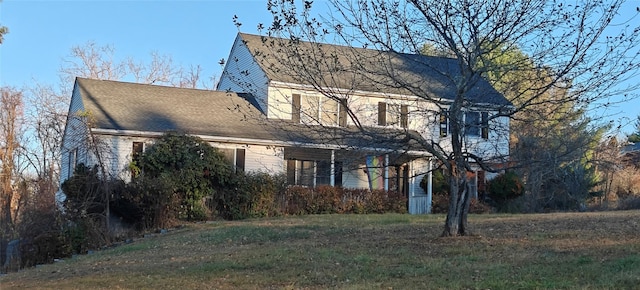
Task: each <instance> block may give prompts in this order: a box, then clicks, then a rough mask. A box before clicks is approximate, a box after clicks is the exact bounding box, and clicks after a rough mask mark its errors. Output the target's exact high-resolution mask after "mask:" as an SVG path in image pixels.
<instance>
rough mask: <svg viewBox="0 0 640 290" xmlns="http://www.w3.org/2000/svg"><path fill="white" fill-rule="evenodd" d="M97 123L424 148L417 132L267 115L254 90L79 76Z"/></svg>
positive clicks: (113, 126)
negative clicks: (241, 91)
mask: <svg viewBox="0 0 640 290" xmlns="http://www.w3.org/2000/svg"><path fill="white" fill-rule="evenodd" d="M76 86H77V89H78V90H79V92H80V94H81V98H82V102H83V104H84V107H85V110H86V111H88V112H90V115H91V122H92V123H91V126H92V127H93V128H100V129H111V130H129V131H141V132H158V133H163V132H167V131H178V132H184V133H187V134H196V135H204V136H212V137H227V138H247V139H254V140H264V141H280V142H295V143H300V144H319V145H330V146H340V147H343V148H356V147H367V148H380V149H392V150H403V151H404V150H419V146H418V145H417V143H415V141H407V140H405V138H406V137H407V136H411V137H412V138H420V137H419V135H418V134H417V133H413V132H410V134H409V135H407V134H404V133H403V132H402V131H398V130H390V129H386V128H373V129H368V130H367V131H366V132H361V131H360V130H359V129H358V128H354V127H351V128H339V127H320V126H316V127H311V126H306V125H302V124H294V123H292V122H290V121H286V120H270V119H267V118H265V115H264V113H263V112H261V111H260V110H259V109H258V107H257V106H256V104H255V102H254V98H253V96H251V95H248V94H236V93H233V92H224V91H210V90H198V89H185V88H175V87H166V86H157V85H147V84H137V83H127V82H119V81H106V80H94V79H86V78H77V79H76Z"/></svg>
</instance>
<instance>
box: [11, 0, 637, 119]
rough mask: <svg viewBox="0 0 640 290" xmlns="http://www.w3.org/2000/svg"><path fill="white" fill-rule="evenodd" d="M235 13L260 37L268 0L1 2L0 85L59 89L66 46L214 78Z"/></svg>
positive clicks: (627, 109) (629, 107) (629, 113)
mask: <svg viewBox="0 0 640 290" xmlns="http://www.w3.org/2000/svg"><path fill="white" fill-rule="evenodd" d="M637 6H640V0H631V1H629V3H628V4H627V6H626V8H625V9H623V11H622V13H625V14H626V13H635V12H636V11H635V7H637ZM326 7H327V3H326V1H323V0H315V1H314V9H324V10H326V9H327V8H326ZM234 15H237V16H238V17H239V21H240V22H241V23H242V24H243V25H242V26H241V27H240V30H241V31H242V32H246V33H258V31H257V28H256V27H257V25H258V23H264V24H265V26H268V24H269V23H270V20H271V15H270V13H269V12H268V11H267V7H266V0H200V1H175V0H174V1H143V0H139V1H116V0H111V1H93V0H76V1H71V0H67V1H55V0H52V1H45V0H42V1H30V0H4V1H2V2H0V24H1V25H4V26H7V27H8V28H9V34H7V35H6V36H5V39H4V43H3V44H2V45H0V86H13V87H18V88H20V87H23V86H25V85H28V84H29V83H30V82H32V81H33V80H37V81H38V82H41V83H48V84H57V83H58V70H59V68H60V66H61V65H62V59H63V58H64V57H66V56H68V55H69V53H70V48H71V47H72V46H77V45H83V44H85V43H87V42H88V41H93V42H95V43H96V44H98V45H101V46H103V45H111V46H113V47H114V48H115V50H116V57H117V58H125V57H132V58H134V59H136V60H142V61H146V60H148V59H149V56H150V53H151V52H158V53H159V54H165V55H170V56H171V57H172V58H173V61H174V63H175V64H178V65H182V66H184V67H189V66H190V65H200V66H201V67H202V68H203V72H202V77H204V78H207V77H210V76H214V75H215V76H220V72H221V69H222V67H221V66H220V65H219V64H218V61H219V60H220V59H222V58H224V59H226V58H227V57H228V55H229V50H230V48H231V45H232V44H233V40H234V39H235V36H236V33H237V32H238V28H237V27H236V26H235V25H234V24H233V21H232V18H233V16H234ZM634 21H640V17H636V18H634ZM637 82H640V80H637ZM618 111H620V112H622V113H621V114H618V115H615V116H613V117H611V119H613V120H614V121H618V120H619V119H620V118H624V117H626V118H628V119H629V120H631V121H633V120H635V118H636V116H637V115H638V114H640V99H637V100H635V101H633V102H629V103H626V104H624V105H621V106H618V107H617V108H614V109H613V110H611V111H609V113H616V112H618ZM629 120H627V123H629ZM625 129H626V131H630V130H631V129H632V126H631V125H628V126H626V127H625Z"/></svg>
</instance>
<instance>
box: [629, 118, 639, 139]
mask: <svg viewBox="0 0 640 290" xmlns="http://www.w3.org/2000/svg"><path fill="white" fill-rule="evenodd" d="M637 118H638V119H637V120H636V124H635V125H636V128H635V130H636V131H635V132H633V133H631V134H630V135H629V136H627V141H629V142H631V143H634V144H635V143H638V142H640V115H638V117H637Z"/></svg>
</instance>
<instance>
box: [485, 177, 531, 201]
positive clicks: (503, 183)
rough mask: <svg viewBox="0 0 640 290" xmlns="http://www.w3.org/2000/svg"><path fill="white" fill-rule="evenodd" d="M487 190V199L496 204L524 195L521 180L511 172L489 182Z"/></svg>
mask: <svg viewBox="0 0 640 290" xmlns="http://www.w3.org/2000/svg"><path fill="white" fill-rule="evenodd" d="M487 189H488V194H489V197H490V198H491V199H493V200H494V201H497V202H498V203H503V202H505V201H507V200H510V199H514V198H516V197H519V196H521V195H522V194H523V193H524V186H523V184H522V180H521V179H520V177H519V176H518V175H517V174H516V173H515V172H513V171H507V172H505V173H502V174H500V175H498V176H496V177H495V178H494V179H492V180H491V181H490V182H489V184H488V186H487Z"/></svg>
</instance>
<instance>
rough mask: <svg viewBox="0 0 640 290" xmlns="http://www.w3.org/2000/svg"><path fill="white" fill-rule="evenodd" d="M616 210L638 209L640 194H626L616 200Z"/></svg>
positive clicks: (639, 207) (639, 206)
mask: <svg viewBox="0 0 640 290" xmlns="http://www.w3.org/2000/svg"><path fill="white" fill-rule="evenodd" d="M617 209H618V210H639V209H640V195H634V196H627V197H624V198H621V199H619V200H618V207H617Z"/></svg>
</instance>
